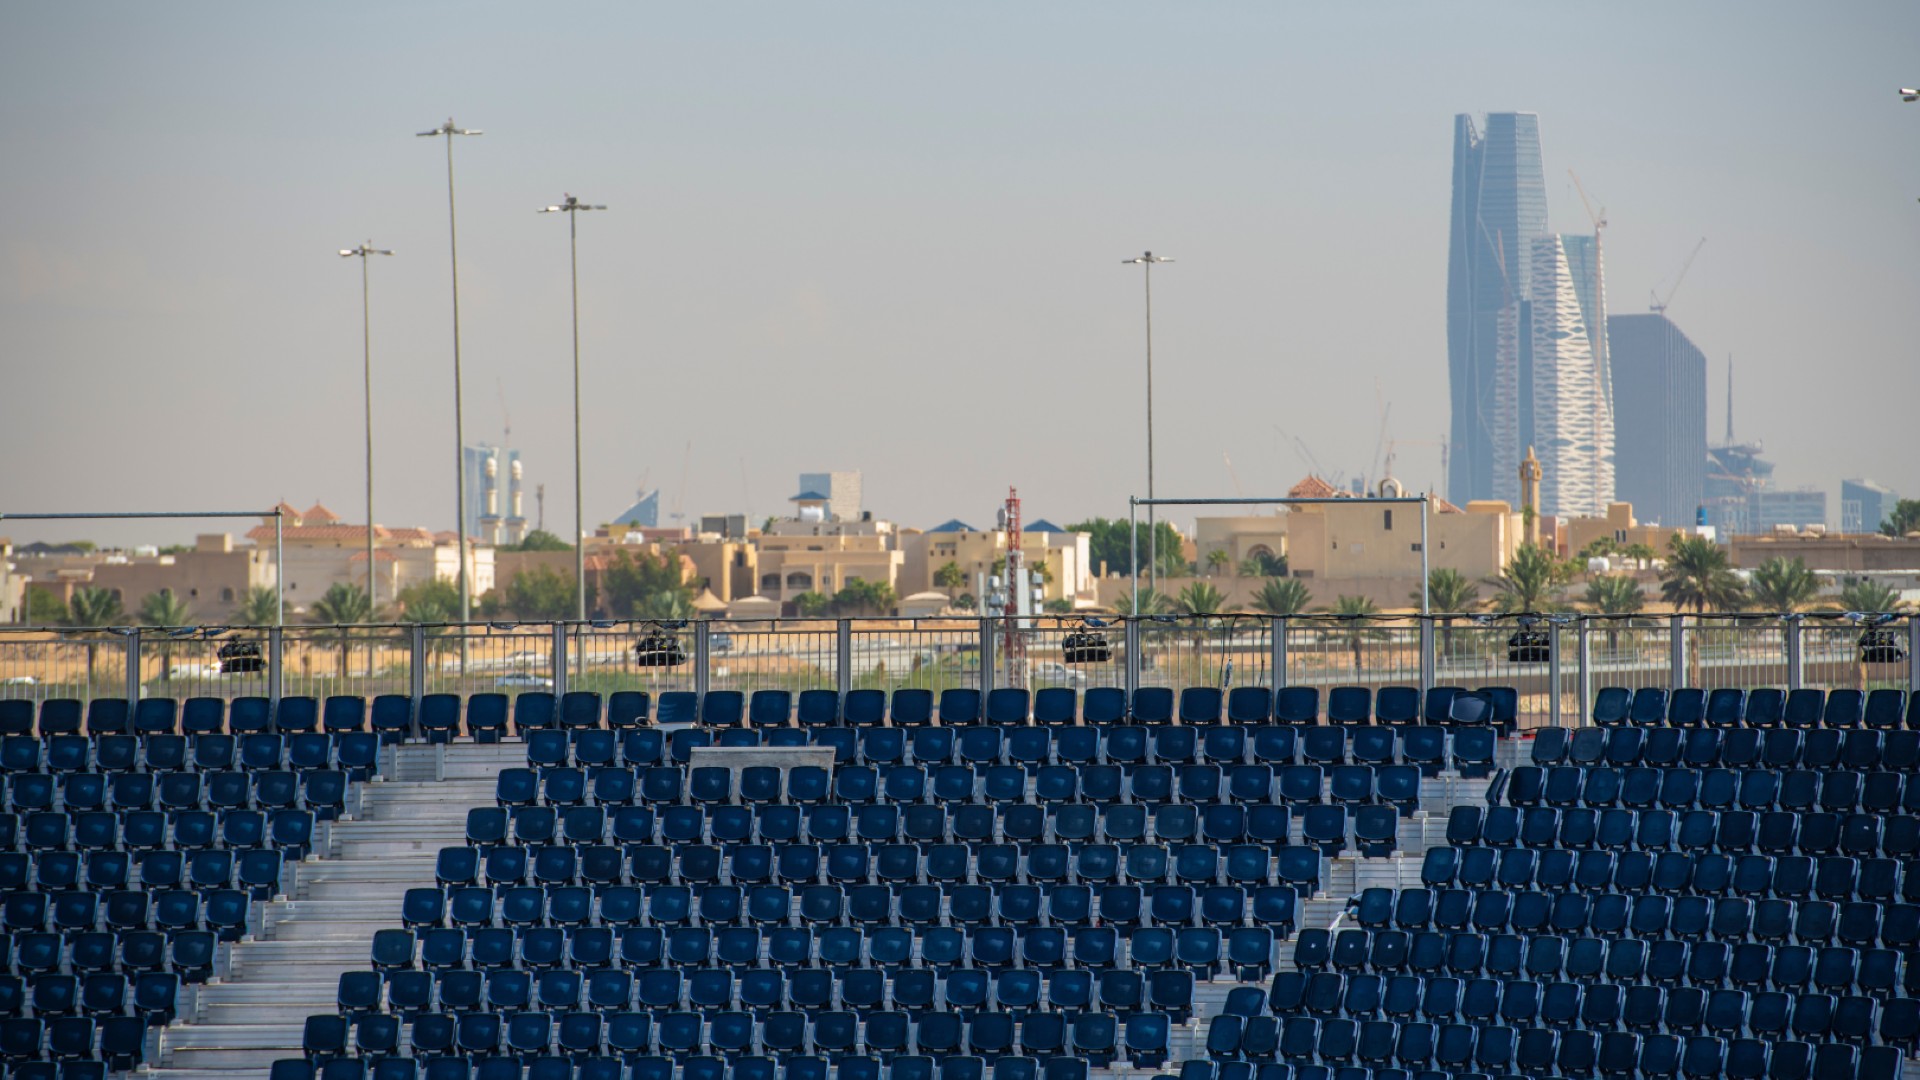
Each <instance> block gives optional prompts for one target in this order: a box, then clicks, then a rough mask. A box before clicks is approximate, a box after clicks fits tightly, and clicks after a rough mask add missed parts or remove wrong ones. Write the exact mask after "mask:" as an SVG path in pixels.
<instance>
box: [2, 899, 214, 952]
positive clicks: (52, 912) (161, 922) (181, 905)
mask: <svg viewBox="0 0 1920 1080" xmlns="http://www.w3.org/2000/svg"><path fill="white" fill-rule="evenodd" d="M251 904H252V897H251V896H250V894H249V893H248V892H247V891H245V890H242V889H208V890H205V891H195V890H193V889H184V888H183V889H161V890H157V891H155V892H151V893H148V892H141V891H138V890H135V889H122V890H118V891H114V892H106V893H85V892H72V893H32V892H16V893H8V894H7V895H6V896H5V897H0V927H3V928H4V929H5V930H6V932H7V933H9V934H20V933H25V932H32V931H36V930H54V931H58V932H73V933H83V932H86V931H89V930H111V931H116V932H118V931H127V930H162V931H169V932H170V931H177V930H210V931H212V932H213V933H214V934H215V935H217V936H218V937H219V938H220V940H222V941H238V940H240V938H241V936H242V935H243V934H245V933H246V931H247V917H248V914H249V909H250V908H251ZM56 919H57V920H59V921H58V922H56V921H55V920H56ZM89 920H90V921H89Z"/></svg>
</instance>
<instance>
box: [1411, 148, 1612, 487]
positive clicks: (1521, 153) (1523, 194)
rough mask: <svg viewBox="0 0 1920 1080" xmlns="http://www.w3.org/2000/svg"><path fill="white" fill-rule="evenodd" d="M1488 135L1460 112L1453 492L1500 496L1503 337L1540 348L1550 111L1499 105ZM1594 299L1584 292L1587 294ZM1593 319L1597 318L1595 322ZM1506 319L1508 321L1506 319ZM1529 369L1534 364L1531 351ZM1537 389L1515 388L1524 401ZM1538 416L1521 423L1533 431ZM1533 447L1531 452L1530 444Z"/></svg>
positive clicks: (1451, 344) (1451, 287)
mask: <svg viewBox="0 0 1920 1080" xmlns="http://www.w3.org/2000/svg"><path fill="white" fill-rule="evenodd" d="M1486 125H1487V128H1486V131H1485V133H1484V134H1483V133H1482V132H1480V131H1479V129H1477V128H1475V127H1474V123H1473V118H1472V117H1471V116H1467V115H1465V114H1462V115H1459V116H1456V117H1454V121H1453V213H1452V226H1451V238H1450V241H1449V245H1448V255H1447V370H1448V388H1449V391H1450V398H1451V403H1452V415H1451V424H1450V430H1451V434H1450V436H1449V438H1448V443H1449V454H1450V457H1449V463H1448V469H1447V474H1448V475H1447V497H1448V498H1449V499H1451V500H1452V501H1454V502H1456V503H1465V502H1466V501H1468V500H1470V499H1489V498H1496V497H1497V495H1496V494H1495V492H1496V490H1497V489H1499V488H1500V487H1501V486H1502V485H1501V484H1500V483H1499V481H1498V480H1497V479H1496V478H1495V475H1494V460H1495V448H1494V432H1495V430H1496V428H1498V427H1500V426H1504V422H1501V421H1498V420H1497V418H1496V410H1495V405H1494V398H1495V392H1496V385H1495V383H1496V373H1497V370H1498V365H1499V352H1500V341H1501V338H1502V337H1503V336H1505V337H1506V338H1507V339H1508V340H1509V341H1510V342H1513V343H1515V344H1516V345H1517V347H1519V348H1521V349H1523V350H1525V351H1527V352H1528V353H1530V352H1531V348H1530V342H1531V339H1532V333H1531V319H1530V318H1529V316H1530V314H1531V313H1530V311H1528V310H1526V309H1527V308H1528V307H1530V305H1527V304H1525V303H1523V302H1524V301H1527V300H1528V298H1529V297H1530V296H1531V289H1532V285H1533V275H1532V266H1533V241H1534V239H1535V238H1536V237H1541V236H1545V235H1546V234H1547V184H1546V178H1545V176H1544V175H1543V174H1542V172H1541V165H1540V118H1539V117H1538V116H1536V115H1534V114H1533V113H1489V114H1487V119H1486ZM1583 301H1584V298H1583ZM1592 322H1593V320H1591V319H1589V320H1588V325H1591V324H1592ZM1503 323H1504V325H1503ZM1520 369H1521V370H1522V371H1525V372H1528V373H1530V372H1531V370H1532V363H1531V357H1530V356H1527V357H1523V358H1522V361H1521V364H1520ZM1531 390H1532V388H1531V386H1530V385H1528V386H1518V387H1513V388H1511V390H1510V391H1509V392H1510V393H1511V394H1512V395H1513V399H1514V403H1513V406H1511V407H1514V408H1517V407H1518V406H1519V402H1520V401H1521V400H1531V398H1532V392H1531ZM1528 419H1529V418H1527V417H1518V418H1516V419H1515V420H1514V421H1513V422H1512V423H1513V426H1514V428H1523V429H1525V430H1531V428H1532V426H1533V425H1532V424H1531V423H1530V422H1526V421H1527V420H1528ZM1523 452H1524V451H1523Z"/></svg>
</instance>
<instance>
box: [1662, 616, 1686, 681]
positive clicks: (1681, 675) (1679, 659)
mask: <svg viewBox="0 0 1920 1080" xmlns="http://www.w3.org/2000/svg"><path fill="white" fill-rule="evenodd" d="M1667 627H1668V629H1667V667H1668V671H1667V687H1668V689H1674V690H1677V689H1679V688H1680V687H1682V686H1685V685H1687V617H1686V616H1685V615H1681V614H1678V613H1676V614H1673V615H1670V616H1668V617H1667Z"/></svg>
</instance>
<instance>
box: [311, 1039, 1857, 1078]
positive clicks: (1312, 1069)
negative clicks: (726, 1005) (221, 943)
mask: <svg viewBox="0 0 1920 1080" xmlns="http://www.w3.org/2000/svg"><path fill="white" fill-rule="evenodd" d="M1795 1045H1796V1046H1797V1047H1798V1048H1799V1049H1801V1050H1803V1051H1804V1054H1803V1055H1802V1061H1801V1067H1800V1069H1799V1071H1798V1072H1794V1071H1792V1065H1791V1064H1790V1063H1789V1062H1788V1060H1787V1059H1789V1058H1791V1057H1792V1056H1793V1051H1794V1047H1787V1048H1786V1049H1785V1051H1784V1052H1783V1051H1782V1050H1780V1049H1776V1050H1775V1052H1774V1054H1773V1056H1772V1059H1771V1061H1772V1062H1774V1063H1778V1064H1779V1067H1780V1069H1781V1071H1780V1072H1779V1074H1778V1075H1777V1076H1775V1077H1773V1078H1772V1080H1810V1075H1811V1070H1812V1068H1813V1047H1812V1046H1811V1045H1808V1044H1805V1043H1801V1044H1795ZM1596 1053H1597V1051H1596ZM1617 1059H1618V1055H1615V1056H1614V1057H1613V1058H1610V1059H1609V1064H1615V1063H1616V1060H1617ZM1672 1060H1673V1061H1674V1062H1677V1061H1678V1058H1677V1057H1674V1058H1672ZM1627 1064H1628V1065H1629V1067H1628V1068H1625V1069H1622V1070H1619V1071H1616V1072H1612V1073H1608V1074H1607V1075H1608V1076H1609V1077H1613V1076H1618V1077H1623V1078H1625V1077H1631V1076H1634V1075H1636V1074H1635V1073H1634V1071H1633V1069H1632V1068H1631V1067H1630V1066H1631V1060H1629V1061H1628V1063H1627ZM1678 1068H1679V1066H1678V1065H1677V1064H1675V1065H1674V1069H1675V1071H1674V1072H1670V1073H1666V1074H1651V1073H1650V1074H1641V1075H1643V1076H1644V1078H1645V1080H1673V1077H1675V1076H1677V1075H1678V1073H1677V1070H1678ZM1589 1074H1590V1073H1582V1076H1583V1077H1584V1076H1587V1075H1589ZM1543 1075H1544V1074H1543ZM1455 1076H1459V1077H1464V1078H1467V1080H1524V1078H1519V1077H1518V1076H1517V1074H1489V1073H1478V1072H1465V1073H1457V1072H1441V1071H1438V1070H1434V1069H1402V1068H1389V1067H1386V1066H1381V1067H1374V1066H1370V1065H1339V1066H1333V1065H1294V1064H1289V1063H1287V1062H1283V1061H1265V1060H1263V1061H1257V1062H1255V1061H1210V1060H1205V1059H1199V1058H1196V1059H1193V1060H1190V1061H1186V1062H1183V1063H1182V1064H1181V1066H1180V1074H1179V1077H1178V1080H1452V1078H1453V1077H1455ZM1850 1077H1851V1074H1848V1076H1847V1077H1840V1078H1837V1080H1849V1078H1850ZM301 1080H306V1078H301ZM343 1080H344V1078H343ZM353 1080H358V1078H353ZM560 1080H564V1078H560ZM610 1080H618V1078H610ZM1747 1080H1766V1078H1763V1077H1751V1078H1747Z"/></svg>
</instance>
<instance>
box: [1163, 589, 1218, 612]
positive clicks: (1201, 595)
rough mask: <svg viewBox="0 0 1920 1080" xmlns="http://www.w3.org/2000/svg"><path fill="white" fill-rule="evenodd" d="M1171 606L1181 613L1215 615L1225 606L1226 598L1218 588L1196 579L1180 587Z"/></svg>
mask: <svg viewBox="0 0 1920 1080" xmlns="http://www.w3.org/2000/svg"><path fill="white" fill-rule="evenodd" d="M1173 606H1174V609H1175V610H1176V611H1178V612H1179V613H1180V614H1182V615H1217V614H1219V613H1220V609H1221V608H1224V607H1226V606H1227V598H1226V597H1225V596H1222V595H1221V593H1220V590H1219V589H1216V588H1214V587H1213V586H1211V585H1209V584H1207V583H1206V582H1204V581H1196V582H1193V583H1192V584H1190V585H1188V586H1187V587H1186V588H1184V589H1181V590H1180V593H1179V595H1178V596H1175V597H1174V598H1173Z"/></svg>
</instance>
